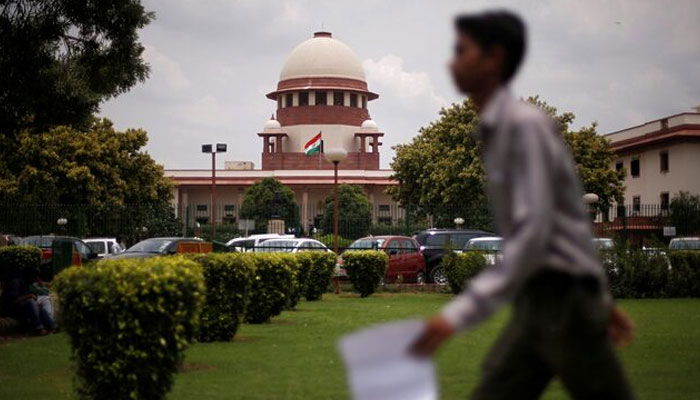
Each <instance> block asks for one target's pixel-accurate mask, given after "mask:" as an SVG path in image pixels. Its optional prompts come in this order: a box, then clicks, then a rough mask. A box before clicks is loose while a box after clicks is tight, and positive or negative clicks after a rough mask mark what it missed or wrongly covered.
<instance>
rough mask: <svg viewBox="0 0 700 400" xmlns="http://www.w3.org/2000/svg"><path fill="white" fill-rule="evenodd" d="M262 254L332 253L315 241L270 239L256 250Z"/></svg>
mask: <svg viewBox="0 0 700 400" xmlns="http://www.w3.org/2000/svg"><path fill="white" fill-rule="evenodd" d="M255 251H256V252H258V251H259V252H262V253H298V252H300V251H326V252H329V251H331V250H330V249H329V248H328V247H326V245H325V244H323V243H321V242H319V241H318V240H315V239H296V238H291V239H268V240H266V241H264V242H262V243H260V245H259V246H257V247H256V248H255Z"/></svg>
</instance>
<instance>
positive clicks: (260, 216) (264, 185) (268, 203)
mask: <svg viewBox="0 0 700 400" xmlns="http://www.w3.org/2000/svg"><path fill="white" fill-rule="evenodd" d="M241 218H245V219H254V220H255V229H256V230H258V231H266V230H267V222H268V221H269V220H271V219H281V220H284V223H285V225H286V226H287V227H297V226H298V225H299V213H298V212H297V203H296V202H295V200H294V192H293V191H292V189H290V188H288V187H287V186H284V185H283V184H282V183H281V182H280V181H278V180H276V179H274V178H264V179H263V180H261V181H260V182H258V183H256V184H254V185H253V186H251V187H249V188H248V189H247V190H246V191H245V194H244V196H243V204H242V205H241Z"/></svg>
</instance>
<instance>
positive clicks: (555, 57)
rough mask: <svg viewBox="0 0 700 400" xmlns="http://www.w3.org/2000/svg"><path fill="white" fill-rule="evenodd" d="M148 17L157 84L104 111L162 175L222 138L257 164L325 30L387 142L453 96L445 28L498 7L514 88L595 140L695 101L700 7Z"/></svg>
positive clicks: (246, 9) (292, 4)
mask: <svg viewBox="0 0 700 400" xmlns="http://www.w3.org/2000/svg"><path fill="white" fill-rule="evenodd" d="M144 3H145V6H146V8H147V9H148V10H151V11H154V12H155V13H156V19H155V21H153V22H152V23H151V24H150V25H149V26H147V27H146V28H145V29H143V30H142V31H141V40H142V42H143V44H144V46H145V47H146V51H145V54H144V57H145V59H146V61H147V62H148V63H149V64H150V65H151V76H150V78H149V79H148V80H147V81H146V82H145V83H143V84H140V85H138V86H136V87H134V88H133V89H132V90H131V91H130V92H129V93H126V94H123V95H121V96H119V97H118V98H116V99H113V100H111V101H109V102H108V103H105V104H104V105H103V107H102V111H101V115H103V116H106V117H108V118H110V119H112V120H113V121H114V122H115V124H116V126H117V128H119V129H126V128H142V129H145V130H147V131H148V135H149V138H150V141H149V144H148V146H147V150H148V152H149V153H150V154H151V155H152V156H153V157H154V158H155V159H156V161H158V162H159V163H161V164H163V165H165V167H166V168H208V167H209V166H210V162H211V161H210V160H209V158H207V157H206V156H205V155H203V154H201V153H200V147H199V146H200V145H201V144H202V143H215V142H223V143H228V145H229V151H228V153H227V154H226V155H225V156H224V157H219V159H218V160H217V161H219V163H218V166H219V167H220V168H223V161H224V160H250V161H253V162H255V165H256V168H259V166H260V152H261V150H262V144H261V140H260V139H259V138H258V137H257V136H256V133H257V132H260V130H261V128H262V125H263V124H264V123H265V121H266V120H267V119H269V117H270V114H271V113H272V112H274V110H275V103H274V102H273V101H271V100H268V99H267V98H265V93H268V92H270V91H272V90H274V89H275V87H276V85H277V80H278V77H279V72H280V70H281V68H282V64H283V62H284V60H285V58H286V56H287V54H288V53H289V52H290V51H291V50H292V49H293V48H294V47H295V46H296V45H297V44H298V43H300V42H302V41H304V40H306V39H308V38H310V37H311V36H312V34H313V32H314V31H317V30H320V29H321V27H322V26H323V28H324V29H325V30H329V31H331V32H332V33H333V37H335V38H336V39H339V40H341V41H343V42H345V43H346V44H348V45H349V46H350V47H352V48H353V49H354V50H355V52H356V53H357V54H358V56H359V57H360V59H361V60H362V62H363V66H364V68H365V73H366V74H367V80H368V84H369V89H370V90H371V91H373V92H376V93H379V95H380V97H379V99H378V100H375V101H372V102H370V103H369V110H370V113H371V116H372V118H373V119H374V120H375V121H376V122H377V123H378V124H379V127H380V129H381V130H382V131H383V132H385V133H386V136H385V139H384V140H383V142H384V146H383V148H382V157H381V165H382V168H388V166H389V162H390V161H391V158H392V157H393V154H394V152H393V151H392V150H391V149H390V147H391V146H393V145H395V144H397V143H406V142H408V141H410V139H411V138H412V137H413V136H415V135H416V134H417V132H418V129H419V128H420V127H421V126H424V125H426V124H428V123H429V122H430V121H433V120H435V119H436V117H437V113H438V110H439V109H440V107H442V106H446V105H449V104H450V103H452V102H457V101H460V96H459V94H458V93H456V92H455V90H454V89H453V87H452V85H451V82H450V78H449V76H448V74H447V69H446V64H447V61H448V60H449V57H450V51H451V46H452V41H453V36H454V32H453V28H452V19H453V17H454V15H455V14H457V13H459V12H463V11H476V10H483V9H485V7H486V6H488V7H494V6H499V7H505V8H509V9H511V10H514V11H516V12H518V13H519V14H521V15H522V16H523V18H524V19H525V20H526V23H527V24H528V29H529V41H530V45H529V51H528V55H527V59H526V60H525V64H524V66H523V68H522V69H521V72H520V74H519V75H518V77H517V79H516V81H515V82H514V85H513V90H514V92H515V93H516V94H517V95H519V96H528V95H531V94H540V95H541V96H542V97H543V98H544V99H545V100H546V101H548V102H549V103H550V104H552V105H554V106H556V107H558V108H559V109H560V110H565V111H572V112H574V113H575V114H576V117H577V120H576V125H577V126H580V125H583V124H589V123H591V122H592V121H598V123H599V132H601V133H607V132H611V131H614V130H618V129H622V128H626V127H629V126H633V125H637V124H641V123H644V122H646V121H649V120H653V119H657V118H660V117H663V116H667V115H671V114H675V113H679V112H684V111H690V107H692V106H695V105H698V104H700V24H699V23H698V21H700V1H697V0H668V1H662V0H658V1H652V0H587V1H578V0H551V1H548V0H518V1H500V2H495V1H468V0H462V1H442V0H441V1H427V0H426V1H408V0H392V1H386V0H384V1H370V0H353V1H338V0H333V1H310V0H309V1H305V0H280V1H272V0H265V1H261V0H243V1H234V0H152V1H150V0H148V1H145V2H144Z"/></svg>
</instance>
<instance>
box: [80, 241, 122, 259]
mask: <svg viewBox="0 0 700 400" xmlns="http://www.w3.org/2000/svg"><path fill="white" fill-rule="evenodd" d="M83 241H84V242H85V244H87V245H88V247H89V248H90V250H92V251H93V252H94V253H97V258H105V257H110V256H113V255H115V254H120V253H122V252H123V251H124V249H122V247H121V245H120V244H119V243H118V242H117V239H115V238H88V239H83Z"/></svg>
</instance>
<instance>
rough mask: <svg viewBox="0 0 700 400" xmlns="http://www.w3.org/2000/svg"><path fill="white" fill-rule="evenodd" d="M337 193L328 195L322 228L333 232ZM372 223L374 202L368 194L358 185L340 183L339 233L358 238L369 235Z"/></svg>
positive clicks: (343, 235)
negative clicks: (371, 201)
mask: <svg viewBox="0 0 700 400" xmlns="http://www.w3.org/2000/svg"><path fill="white" fill-rule="evenodd" d="M334 215H335V195H334V194H333V193H331V194H329V195H328V196H326V199H325V201H324V212H323V218H322V219H321V229H322V230H323V232H324V233H333V223H334V220H333V216H334ZM371 225H372V203H370V201H369V198H368V197H367V194H365V192H364V190H362V188H361V187H359V186H357V185H347V184H341V185H338V235H339V236H342V237H344V238H346V239H357V238H360V237H362V236H365V235H367V232H369V228H370V226H371Z"/></svg>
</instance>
